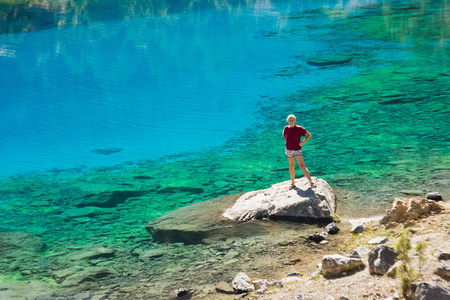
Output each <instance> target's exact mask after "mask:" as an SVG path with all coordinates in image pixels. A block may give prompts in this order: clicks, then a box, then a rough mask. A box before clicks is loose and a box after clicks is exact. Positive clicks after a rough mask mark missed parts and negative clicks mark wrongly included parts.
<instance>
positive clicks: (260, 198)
mask: <svg viewBox="0 0 450 300" xmlns="http://www.w3.org/2000/svg"><path fill="white" fill-rule="evenodd" d="M313 181H314V182H316V187H315V188H311V187H310V184H309V182H308V180H307V179H306V178H304V177H303V178H301V179H297V180H296V181H295V186H296V187H295V188H294V189H291V190H290V189H289V187H290V185H291V182H290V181H284V182H280V183H277V184H274V185H272V186H271V187H270V188H268V189H265V190H259V191H253V192H248V193H246V194H244V195H242V196H241V197H239V199H237V201H236V203H235V204H234V206H233V207H231V208H229V209H227V210H226V211H225V212H224V214H223V216H224V217H226V218H229V219H232V220H238V221H249V220H253V219H264V218H267V219H273V220H290V221H300V222H311V221H313V222H318V221H330V220H332V218H333V214H334V212H335V210H336V196H335V195H334V193H333V190H332V189H331V187H330V185H329V184H328V183H327V182H326V181H325V180H323V179H317V178H315V177H313Z"/></svg>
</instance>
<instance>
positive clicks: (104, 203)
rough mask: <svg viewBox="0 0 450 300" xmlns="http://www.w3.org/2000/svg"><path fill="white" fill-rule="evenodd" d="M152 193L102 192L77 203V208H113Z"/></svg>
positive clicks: (133, 191) (138, 191)
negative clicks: (130, 199)
mask: <svg viewBox="0 0 450 300" xmlns="http://www.w3.org/2000/svg"><path fill="white" fill-rule="evenodd" d="M149 192H151V191H147V190H116V191H101V192H98V193H91V194H89V195H87V196H85V197H84V198H83V199H80V200H78V201H76V202H75V203H74V204H75V206H76V207H85V206H98V207H106V208H111V207H115V206H117V205H118V204H121V203H124V202H125V201H127V200H128V199H129V198H134V197H140V196H143V195H145V194H147V193H149Z"/></svg>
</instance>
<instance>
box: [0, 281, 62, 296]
mask: <svg viewBox="0 0 450 300" xmlns="http://www.w3.org/2000/svg"><path fill="white" fill-rule="evenodd" d="M53 290H54V287H53V286H52V284H50V283H47V282H43V281H37V280H31V281H29V280H27V281H12V282H3V283H0V299H39V298H40V296H41V295H46V294H48V293H51V292H52V291H53ZM45 299H47V298H45Z"/></svg>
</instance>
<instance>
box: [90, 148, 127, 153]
mask: <svg viewBox="0 0 450 300" xmlns="http://www.w3.org/2000/svg"><path fill="white" fill-rule="evenodd" d="M121 151H123V148H115V147H110V148H100V149H94V150H91V152H92V153H97V154H102V155H110V154H113V153H118V152H121Z"/></svg>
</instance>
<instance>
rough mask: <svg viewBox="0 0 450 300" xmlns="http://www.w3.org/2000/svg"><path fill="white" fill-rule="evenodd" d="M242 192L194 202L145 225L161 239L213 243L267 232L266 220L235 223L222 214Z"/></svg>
mask: <svg viewBox="0 0 450 300" xmlns="http://www.w3.org/2000/svg"><path fill="white" fill-rule="evenodd" d="M240 195H241V194H236V195H229V196H224V197H220V198H215V199H210V200H206V201H203V202H199V203H194V204H191V205H188V206H185V207H182V208H179V209H176V210H174V211H171V212H169V213H167V214H165V215H163V216H161V217H159V218H157V219H155V220H152V221H150V222H149V223H148V224H147V225H146V227H145V229H146V230H147V231H148V233H150V234H151V235H152V237H153V239H154V240H156V241H157V242H161V243H175V242H182V243H185V244H200V243H207V244H213V243H216V242H218V241H225V240H227V239H228V238H229V237H243V238H245V237H250V236H257V235H263V234H266V232H267V228H266V224H264V223H265V222H258V223H254V222H247V223H236V222H234V221H231V220H229V219H226V218H224V217H223V216H222V213H223V211H224V209H225V208H227V207H230V206H231V205H233V203H234V202H235V201H236V199H237V198H239V196H240Z"/></svg>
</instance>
